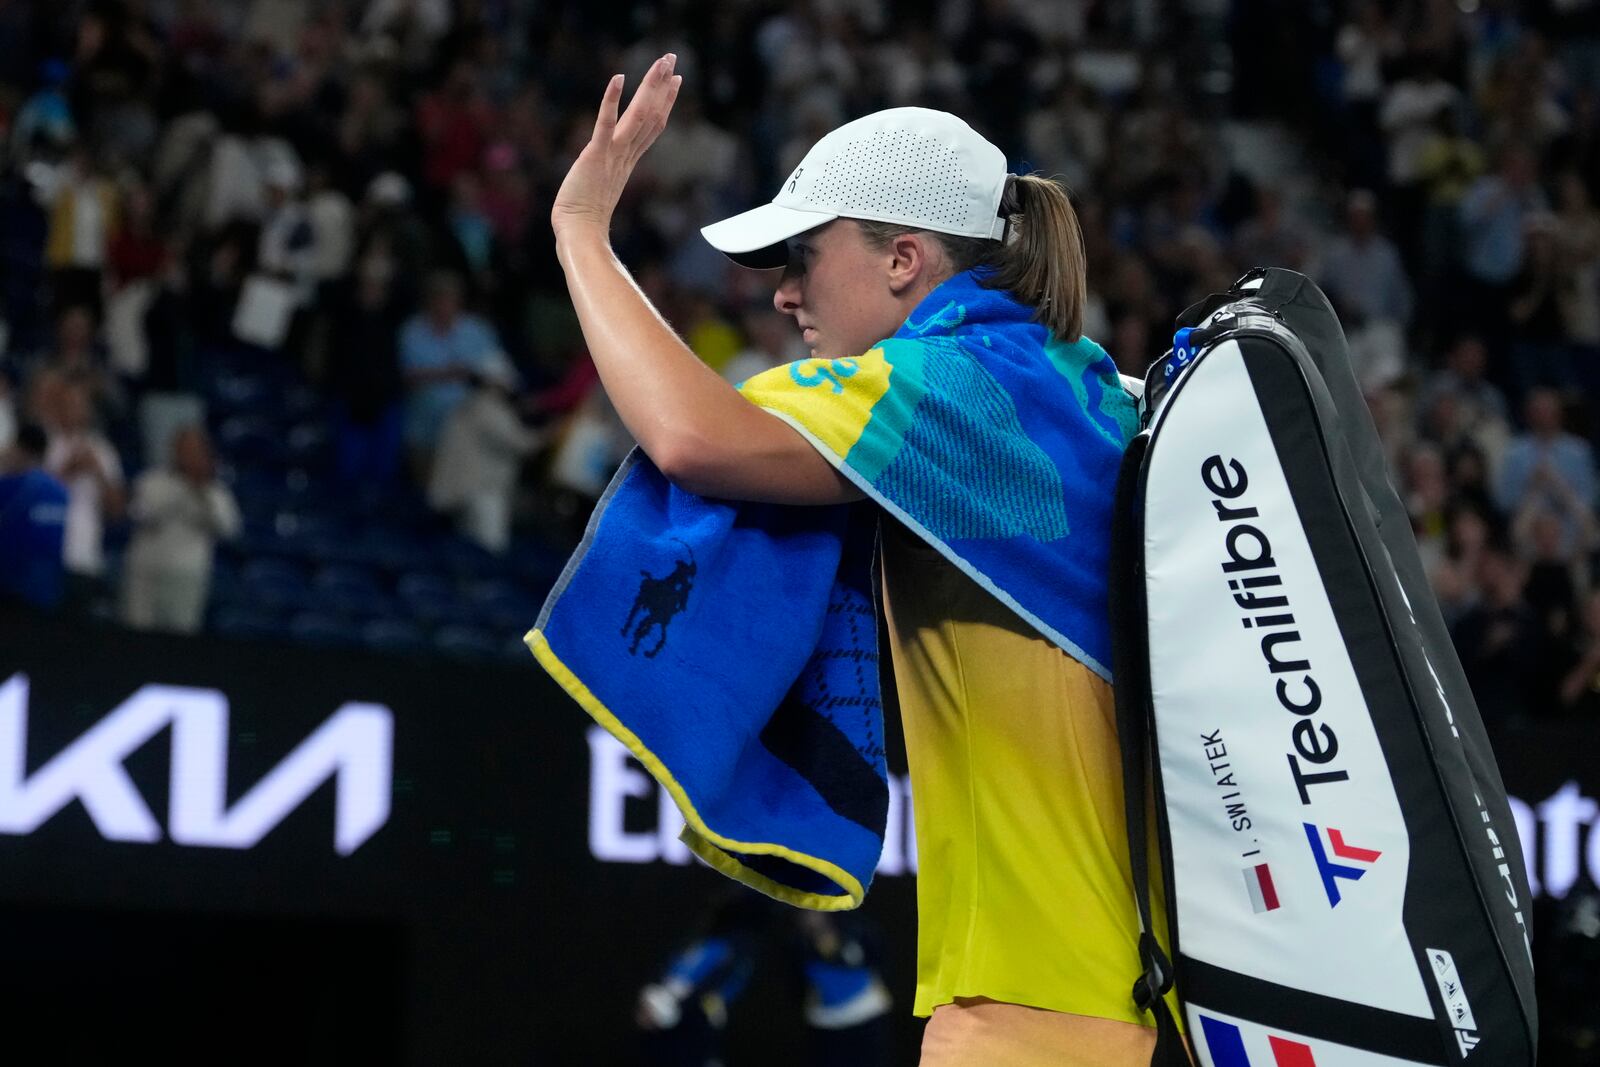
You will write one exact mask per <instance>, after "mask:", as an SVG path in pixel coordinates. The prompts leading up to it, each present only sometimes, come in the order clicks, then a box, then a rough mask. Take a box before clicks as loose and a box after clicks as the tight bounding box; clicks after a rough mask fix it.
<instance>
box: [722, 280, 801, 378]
mask: <svg viewBox="0 0 1600 1067" xmlns="http://www.w3.org/2000/svg"><path fill="white" fill-rule="evenodd" d="M739 327H740V332H741V333H742V334H743V335H744V337H745V338H746V339H747V343H746V345H745V346H744V347H743V348H741V349H740V350H739V352H738V354H736V355H735V356H734V357H733V358H732V359H730V360H728V362H727V363H725V364H724V365H723V367H722V376H723V377H724V378H726V379H727V380H728V381H730V382H732V383H733V384H735V385H738V384H739V383H740V382H742V381H745V380H746V379H749V378H754V377H755V376H756V375H758V374H760V373H761V372H762V371H764V370H770V369H772V368H773V367H778V366H782V365H783V364H785V363H792V362H794V361H795V360H797V359H804V358H805V357H806V355H807V349H806V346H805V342H804V341H802V340H801V339H800V335H799V333H798V332H797V331H796V330H795V328H794V323H792V322H790V321H789V319H788V318H787V317H786V316H783V315H777V314H774V313H773V310H772V302H771V301H769V300H762V301H759V302H752V303H751V304H749V305H748V306H746V308H745V310H744V314H743V315H741V316H740V317H739Z"/></svg>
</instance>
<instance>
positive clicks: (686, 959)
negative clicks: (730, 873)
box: [633, 886, 766, 1067]
mask: <svg viewBox="0 0 1600 1067" xmlns="http://www.w3.org/2000/svg"><path fill="white" fill-rule="evenodd" d="M765 911H766V906H765V905H764V904H763V902H762V898H760V897H757V896H756V895H755V894H754V893H751V892H750V891H749V890H748V889H745V888H744V887H742V886H741V887H739V888H738V890H737V895H735V894H734V893H730V892H727V891H724V893H723V895H721V896H719V897H718V898H717V899H716V901H715V902H714V903H713V904H712V906H711V910H710V912H709V913H708V914H707V915H706V916H705V917H704V918H703V919H702V920H701V925H702V926H703V930H702V931H701V932H700V933H698V934H697V935H696V936H695V937H694V938H693V939H692V940H690V941H689V943H688V944H687V945H686V946H684V948H682V949H681V950H679V951H678V952H677V953H675V954H674V955H673V957H672V959H671V960H670V961H669V962H668V964H667V967H666V969H665V971H664V972H663V973H662V975H661V977H660V978H658V979H657V980H656V981H654V982H651V983H650V984H649V985H647V986H645V987H644V988H643V989H641V990H640V991H639V998H638V1001H637V1003H636V1005H635V1007H634V1016H633V1018H634V1024H635V1025H636V1026H637V1027H638V1028H639V1031H640V1037H641V1039H642V1046H643V1052H644V1056H643V1062H644V1063H645V1064H647V1065H649V1067H715V1065H717V1064H720V1063H722V1062H723V1060H722V1049H723V1044H724V1036H723V1034H724V1031H725V1030H726V1029H727V1026H728V1009H729V1008H730V1007H731V1006H732V1005H733V1004H734V1003H735V1002H736V1001H737V1000H738V999H739V998H740V997H741V996H743V995H744V992H745V989H746V988H747V987H748V985H749V983H750V976H751V974H752V973H753V972H754V970H755V952H756V946H757V943H758V939H759V935H760V928H761V921H762V918H763V916H764V914H765Z"/></svg>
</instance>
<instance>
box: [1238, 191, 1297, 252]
mask: <svg viewBox="0 0 1600 1067" xmlns="http://www.w3.org/2000/svg"><path fill="white" fill-rule="evenodd" d="M1310 251H1311V236H1310V234H1308V233H1307V232H1306V230H1305V228H1304V227H1302V226H1301V225H1300V224H1299V223H1297V222H1295V221H1294V220H1293V219H1292V218H1290V217H1289V214H1288V212H1287V211H1286V209H1285V207H1284V203H1283V192H1282V190H1280V189H1277V188H1274V187H1272V186H1264V187H1262V188H1260V189H1258V190H1257V191H1256V210H1255V214H1253V215H1251V216H1250V217H1249V218H1248V219H1246V220H1245V221H1244V222H1243V223H1242V224H1241V225H1240V226H1239V230H1238V232H1237V233H1236V234H1235V235H1234V239H1233V258H1234V260H1235V261H1237V262H1238V264H1239V265H1240V266H1241V267H1243V268H1244V269H1246V270H1253V269H1255V268H1256V267H1287V268H1289V269H1290V270H1300V271H1303V270H1305V267H1306V258H1307V256H1309V255H1310Z"/></svg>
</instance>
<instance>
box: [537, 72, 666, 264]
mask: <svg viewBox="0 0 1600 1067" xmlns="http://www.w3.org/2000/svg"><path fill="white" fill-rule="evenodd" d="M677 62H678V57H677V56H675V55H673V54H672V53H671V52H668V53H667V54H666V55H664V56H662V57H661V58H660V59H658V60H656V61H655V62H654V63H653V64H651V66H650V70H649V71H648V72H647V73H646V74H645V76H644V81H642V82H640V83H639V88H638V90H637V91H635V92H634V94H633V99H632V100H631V101H629V102H628V107H627V110H626V111H623V112H622V115H621V117H620V118H619V117H618V115H617V108H618V105H619V104H620V103H621V100H622V83H623V77H622V75H620V74H618V75H615V76H614V77H612V79H611V81H610V82H608V83H607V84H606V91H605V94H604V95H603V96H602V97H601V98H600V113H599V114H598V115H596V116H595V120H594V133H593V135H592V136H590V138H589V143H588V144H587V145H585V146H584V148H583V151H582V152H580V153H579V154H578V158H577V159H576V160H574V161H573V164H572V169H571V170H569V171H567V176H566V178H565V179H564V180H563V181H562V183H561V188H560V190H559V191H557V193H556V199H555V203H554V205H552V207H551V209H550V225H551V228H552V229H554V230H555V233H556V237H557V238H558V239H559V238H560V237H561V236H562V234H563V233H565V232H570V231H573V230H576V229H580V228H588V227H594V228H597V229H598V230H599V232H600V233H601V234H602V235H604V234H605V233H606V232H607V231H608V230H609V229H610V227H611V214H612V212H614V211H615V210H616V208H617V201H618V200H619V199H620V198H621V196H622V190H623V188H624V187H626V186H627V184H628V178H629V177H630V176H631V175H632V174H633V168H634V167H635V166H637V165H638V163H639V158H640V157H641V156H643V155H644V154H645V152H646V151H647V150H648V149H649V148H650V146H651V145H653V144H655V141H656V138H657V137H659V136H661V131H662V130H664V129H666V128H667V117H668V116H669V115H671V114H672V103H673V101H675V100H676V99H677V98H678V87H679V86H681V85H682V84H683V75H681V74H674V73H673V72H672V68H673V67H674V66H675V65H676V64H677Z"/></svg>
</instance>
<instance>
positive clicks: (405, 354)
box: [400, 272, 500, 484]
mask: <svg viewBox="0 0 1600 1067" xmlns="http://www.w3.org/2000/svg"><path fill="white" fill-rule="evenodd" d="M499 352H500V341H499V338H497V337H496V336H495V332H494V329H493V328H492V327H491V326H490V325H489V324H488V323H487V322H485V321H484V320H483V319H480V318H479V317H478V316H476V315H472V314H468V313H467V312H465V311H464V310H463V309H462V293H461V280H460V279H459V278H458V277H456V276H455V275H453V274H447V273H442V272H441V273H438V274H435V275H434V276H433V277H432V278H430V279H429V280H428V287H427V291H426V293H425V297H424V304H423V310H422V311H421V312H419V313H418V314H416V315H413V316H412V317H411V318H410V319H408V320H407V321H406V324H405V326H404V327H403V328H402V329H401V331H400V368H401V371H402V372H403V374H404V376H405V386H406V392H407V396H406V421H405V439H406V445H407V447H408V448H410V449H411V452H412V457H413V463H414V466H415V470H416V471H417V473H418V479H419V481H421V482H422V483H424V484H426V481H427V479H426V477H425V476H424V475H425V474H426V471H427V464H429V463H431V462H432V456H433V451H434V449H435V448H436V447H438V444H439V435H440V433H442V432H443V430H444V424H445V421H446V420H447V419H448V418H449V417H450V413H451V412H453V411H454V410H455V409H456V407H457V406H458V405H459V404H460V403H461V402H462V401H464V400H466V398H467V396H468V395H469V392H470V389H469V386H468V384H467V383H468V382H469V381H470V379H471V377H472V375H473V373H475V372H477V371H481V370H483V369H484V368H485V367H487V366H488V365H489V362H490V360H491V359H492V358H493V357H494V356H495V355H496V354H497V353H499Z"/></svg>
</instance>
